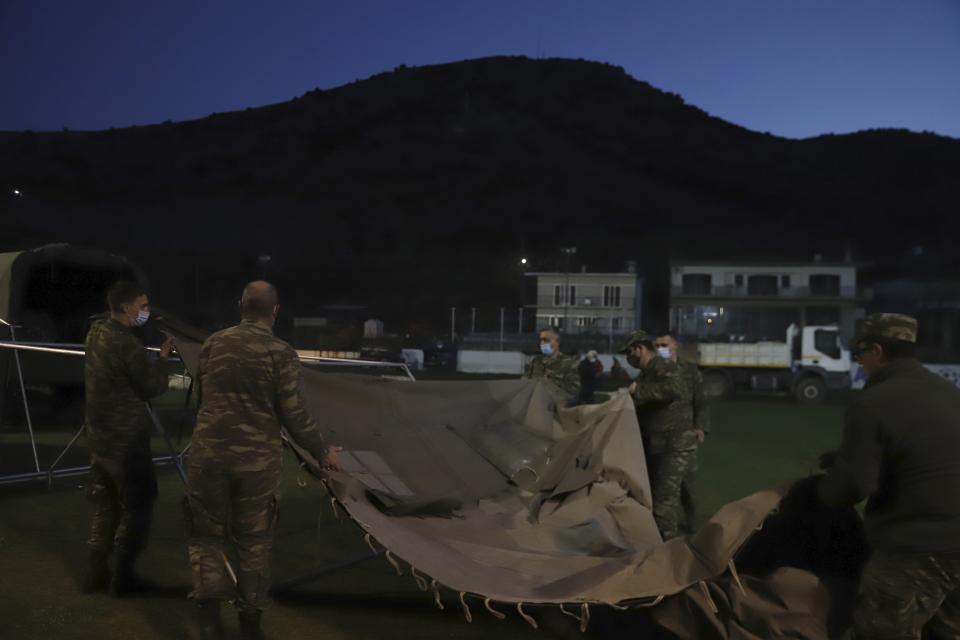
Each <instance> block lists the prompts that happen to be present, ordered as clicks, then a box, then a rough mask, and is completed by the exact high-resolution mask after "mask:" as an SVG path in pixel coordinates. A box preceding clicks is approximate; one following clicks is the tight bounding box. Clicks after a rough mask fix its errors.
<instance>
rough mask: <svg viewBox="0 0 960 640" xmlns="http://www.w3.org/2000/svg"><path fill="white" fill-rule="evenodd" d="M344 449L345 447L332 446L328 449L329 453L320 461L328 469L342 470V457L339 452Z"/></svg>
mask: <svg viewBox="0 0 960 640" xmlns="http://www.w3.org/2000/svg"><path fill="white" fill-rule="evenodd" d="M341 451H343V447H330V448H329V449H327V455H326V456H325V457H324V458H323V460H322V461H321V462H320V466H322V467H323V468H324V469H326V470H327V471H339V470H340V459H339V454H340V452H341Z"/></svg>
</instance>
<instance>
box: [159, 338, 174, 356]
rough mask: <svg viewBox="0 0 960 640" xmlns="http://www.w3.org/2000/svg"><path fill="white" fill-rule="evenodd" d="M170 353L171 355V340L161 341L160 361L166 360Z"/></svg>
mask: <svg viewBox="0 0 960 640" xmlns="http://www.w3.org/2000/svg"><path fill="white" fill-rule="evenodd" d="M171 353H173V338H167V339H166V340H164V341H163V344H162V345H160V359H161V360H166V359H167V358H169V357H170V354H171Z"/></svg>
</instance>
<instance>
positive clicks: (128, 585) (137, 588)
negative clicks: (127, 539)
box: [110, 553, 157, 598]
mask: <svg viewBox="0 0 960 640" xmlns="http://www.w3.org/2000/svg"><path fill="white" fill-rule="evenodd" d="M136 561H137V554H135V553H121V554H120V555H119V556H118V557H117V571H116V573H114V574H113V582H111V583H110V594H111V595H112V596H114V597H115V598H123V597H126V596H134V595H139V594H143V593H150V592H151V591H156V590H157V585H156V584H155V583H153V582H151V581H149V580H144V579H143V578H141V577H140V576H139V575H137V572H136V571H135V570H134V564H136Z"/></svg>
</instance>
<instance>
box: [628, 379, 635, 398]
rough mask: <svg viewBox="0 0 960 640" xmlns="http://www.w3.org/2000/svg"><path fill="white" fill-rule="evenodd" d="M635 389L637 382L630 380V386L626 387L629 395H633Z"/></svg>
mask: <svg viewBox="0 0 960 640" xmlns="http://www.w3.org/2000/svg"><path fill="white" fill-rule="evenodd" d="M636 390H637V383H636V382H631V383H630V386H629V387H627V393H629V394H630V395H633V392H634V391H636Z"/></svg>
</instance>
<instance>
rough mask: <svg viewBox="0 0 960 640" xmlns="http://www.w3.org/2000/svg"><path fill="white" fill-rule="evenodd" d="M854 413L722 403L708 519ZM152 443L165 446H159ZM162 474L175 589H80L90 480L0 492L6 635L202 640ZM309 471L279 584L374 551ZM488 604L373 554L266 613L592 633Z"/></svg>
mask: <svg viewBox="0 0 960 640" xmlns="http://www.w3.org/2000/svg"><path fill="white" fill-rule="evenodd" d="M180 402H182V396H181V397H179V398H178V397H176V396H172V397H170V398H168V399H167V400H166V401H165V402H163V403H161V406H160V408H161V409H162V410H163V415H164V416H165V421H166V422H167V426H168V429H170V430H171V431H173V432H174V434H175V432H176V410H175V409H176V407H177V406H178V404H179V403H180ZM842 411H843V406H842V404H840V403H837V404H828V405H822V406H817V407H807V406H800V405H796V404H794V403H792V402H789V401H787V400H769V399H759V398H757V399H744V400H736V401H727V402H723V403H719V404H718V405H717V406H715V407H714V419H713V431H712V433H711V435H710V436H709V438H708V440H707V443H706V445H705V446H704V447H703V448H702V450H701V456H700V473H699V476H698V479H697V483H696V486H695V495H696V497H697V501H698V506H699V509H700V510H701V512H703V513H704V514H706V515H708V514H709V513H712V512H713V511H714V510H715V509H716V508H718V507H719V506H721V505H723V504H725V503H727V502H729V501H731V500H735V499H737V498H739V497H742V496H744V495H747V494H749V493H751V492H753V491H754V490H757V489H761V488H764V487H769V486H771V485H775V484H778V483H781V482H784V481H787V480H791V479H794V478H797V477H800V476H803V475H806V474H807V473H809V472H810V471H812V470H813V469H814V468H815V466H816V459H817V455H818V454H819V453H820V452H822V451H823V450H825V449H828V448H831V447H834V446H835V445H836V444H837V443H838V442H839V437H840V425H841V417H842ZM22 431H23V430H22V428H21V429H19V430H11V429H7V431H5V432H4V433H3V434H2V435H0V467H2V468H4V469H6V470H9V469H10V467H11V465H14V466H17V467H18V468H19V467H26V466H28V465H29V463H31V462H32V458H31V457H30V454H29V451H28V449H27V447H26V444H25V443H26V439H25V437H24V436H23V435H22ZM38 433H39V438H40V441H41V443H42V445H43V447H42V450H41V453H42V455H43V457H44V460H43V461H42V462H44V461H46V462H47V463H49V461H50V460H51V459H52V457H51V456H53V455H56V452H57V451H58V450H59V448H60V447H62V444H64V443H65V441H66V440H67V439H68V438H69V436H70V435H71V430H70V429H66V428H63V429H51V428H49V427H41V428H38ZM154 447H155V449H154V450H155V452H158V451H161V450H162V445H161V443H159V442H156V443H155V444H154ZM84 455H85V452H84V450H83V449H82V447H81V448H78V449H77V451H76V452H74V456H73V458H72V462H78V461H79V462H80V463H82V461H83V457H84ZM24 456H25V457H24ZM70 462H71V461H67V463H68V466H69V464H70ZM288 462H292V461H290V460H288ZM24 470H25V469H24ZM159 474H160V499H159V501H158V503H157V506H156V510H155V521H154V526H153V533H152V538H151V545H150V549H149V551H148V552H147V554H146V555H145V556H144V558H143V561H142V563H141V564H142V569H143V572H144V573H145V574H147V575H149V576H150V577H152V578H154V579H156V580H157V581H158V582H160V583H161V584H162V586H163V587H164V589H163V591H162V592H161V593H160V594H155V595H152V596H151V597H146V598H138V599H129V600H124V601H117V600H113V599H111V598H109V597H107V596H105V595H93V596H82V595H80V594H79V593H78V591H77V583H78V580H79V576H80V573H81V571H82V567H83V561H84V557H85V549H84V546H83V541H84V537H85V533H86V527H87V523H88V517H89V506H88V504H87V502H86V501H85V500H84V497H83V492H82V482H83V477H82V476H79V477H76V478H73V479H61V480H57V481H56V482H55V484H54V486H53V487H52V488H47V487H46V485H45V484H42V483H35V484H32V485H14V486H6V487H0V638H2V639H3V640H14V639H30V640H33V639H39V638H44V639H45V638H58V639H64V640H68V639H70V640H72V639H78V640H79V639H81V638H83V639H87V638H103V639H107V638H118V639H119V638H123V639H130V640H133V639H148V638H149V639H152V638H171V639H174V638H177V639H180V638H194V637H196V636H195V634H194V631H193V627H192V609H191V605H190V603H189V601H188V600H187V599H186V597H185V595H186V593H187V592H188V591H189V572H188V567H187V561H186V550H185V549H186V536H185V532H184V530H183V526H182V518H181V515H180V513H181V511H180V499H181V497H182V495H183V488H182V485H181V482H180V480H179V477H178V476H177V474H176V473H175V472H174V471H173V470H172V469H171V468H169V467H168V468H165V469H163V470H161V471H160V472H159ZM297 476H298V474H297V470H296V467H295V465H294V464H287V466H286V472H285V476H284V480H283V488H282V491H283V498H282V503H281V518H280V523H279V529H278V535H277V540H276V546H275V554H274V580H275V582H278V583H279V582H283V581H285V580H287V579H289V578H291V577H294V576H298V575H301V574H303V573H305V572H308V571H310V570H311V568H315V567H317V566H322V565H329V564H335V563H338V562H342V561H343V560H344V559H348V558H352V557H356V556H359V555H361V554H363V553H365V552H366V551H367V549H366V547H365V545H364V544H363V543H362V541H361V539H360V536H359V535H358V533H357V530H356V529H355V528H354V527H353V525H351V524H349V523H345V524H340V523H338V522H337V521H336V520H334V519H333V517H332V515H331V510H330V507H329V503H328V502H327V501H326V500H325V499H324V498H323V496H322V493H321V490H320V488H319V487H318V485H317V483H315V482H312V481H307V482H306V483H305V486H301V485H300V484H299V483H298V477H297ZM304 479H305V478H304ZM321 513H322V517H321V518H320V524H319V527H318V524H317V523H318V515H319V514H321ZM479 609H480V610H479V611H478V607H474V622H473V623H472V624H467V622H466V621H465V620H464V618H463V615H462V613H461V611H460V608H459V605H458V604H457V603H456V598H455V597H448V598H447V607H446V610H444V611H438V610H437V609H436V608H435V607H434V605H433V603H432V601H431V598H429V597H428V596H427V595H426V594H423V593H421V592H420V591H418V590H417V588H416V585H415V583H414V582H413V580H412V579H411V578H410V577H409V576H405V577H402V578H401V577H397V575H396V574H395V573H394V571H393V570H392V569H391V568H390V566H389V565H387V564H386V563H385V562H383V561H381V560H370V561H367V562H365V563H363V564H360V565H358V566H355V567H353V568H350V569H345V570H342V571H339V572H337V573H335V574H332V575H328V576H326V577H324V578H322V579H320V580H316V581H313V582H310V583H308V584H305V585H303V586H300V587H297V588H296V589H295V590H292V591H290V592H287V593H284V594H283V595H282V596H281V597H279V598H278V599H277V602H276V604H275V605H274V606H273V607H272V608H271V609H270V610H269V611H268V612H267V614H266V616H265V628H266V630H267V632H268V635H269V637H271V638H277V639H281V638H283V639H286V638H291V639H293V638H329V639H337V640H339V639H343V640H347V639H350V640H358V639H367V638H369V639H379V638H425V639H433V638H437V639H439V638H465V639H470V638H488V637H494V636H496V637H500V638H535V637H539V638H545V637H546V638H555V637H566V636H569V637H582V636H580V634H579V632H574V631H572V627H571V625H569V624H567V620H566V619H564V618H562V617H560V616H558V615H555V614H549V615H545V614H540V616H539V617H540V618H541V620H542V622H543V623H544V625H545V626H546V627H547V628H546V629H543V628H542V629H541V630H540V631H534V630H533V629H531V628H530V627H528V626H527V625H526V623H524V622H523V621H522V620H521V619H520V618H519V617H518V616H516V615H510V616H508V619H507V620H506V621H503V622H500V621H497V620H495V619H493V618H492V617H490V616H488V615H487V614H486V613H485V612H483V611H482V607H479ZM227 613H231V612H229V610H225V616H224V617H225V620H226V621H227V623H228V631H230V632H232V633H233V634H234V635H235V634H236V630H235V621H234V617H233V616H232V615H226V614H227ZM599 626H600V627H603V625H599ZM608 628H609V627H608ZM613 628H619V625H618V624H614V625H613ZM621 631H622V629H621ZM598 633H602V631H598V630H596V629H595V630H594V631H593V632H592V633H591V634H589V635H591V636H596V635H597V634H598ZM614 635H616V634H614ZM619 635H620V637H625V636H624V635H623V634H622V633H621V634H619ZM638 637H641V636H638ZM642 637H649V636H642Z"/></svg>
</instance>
